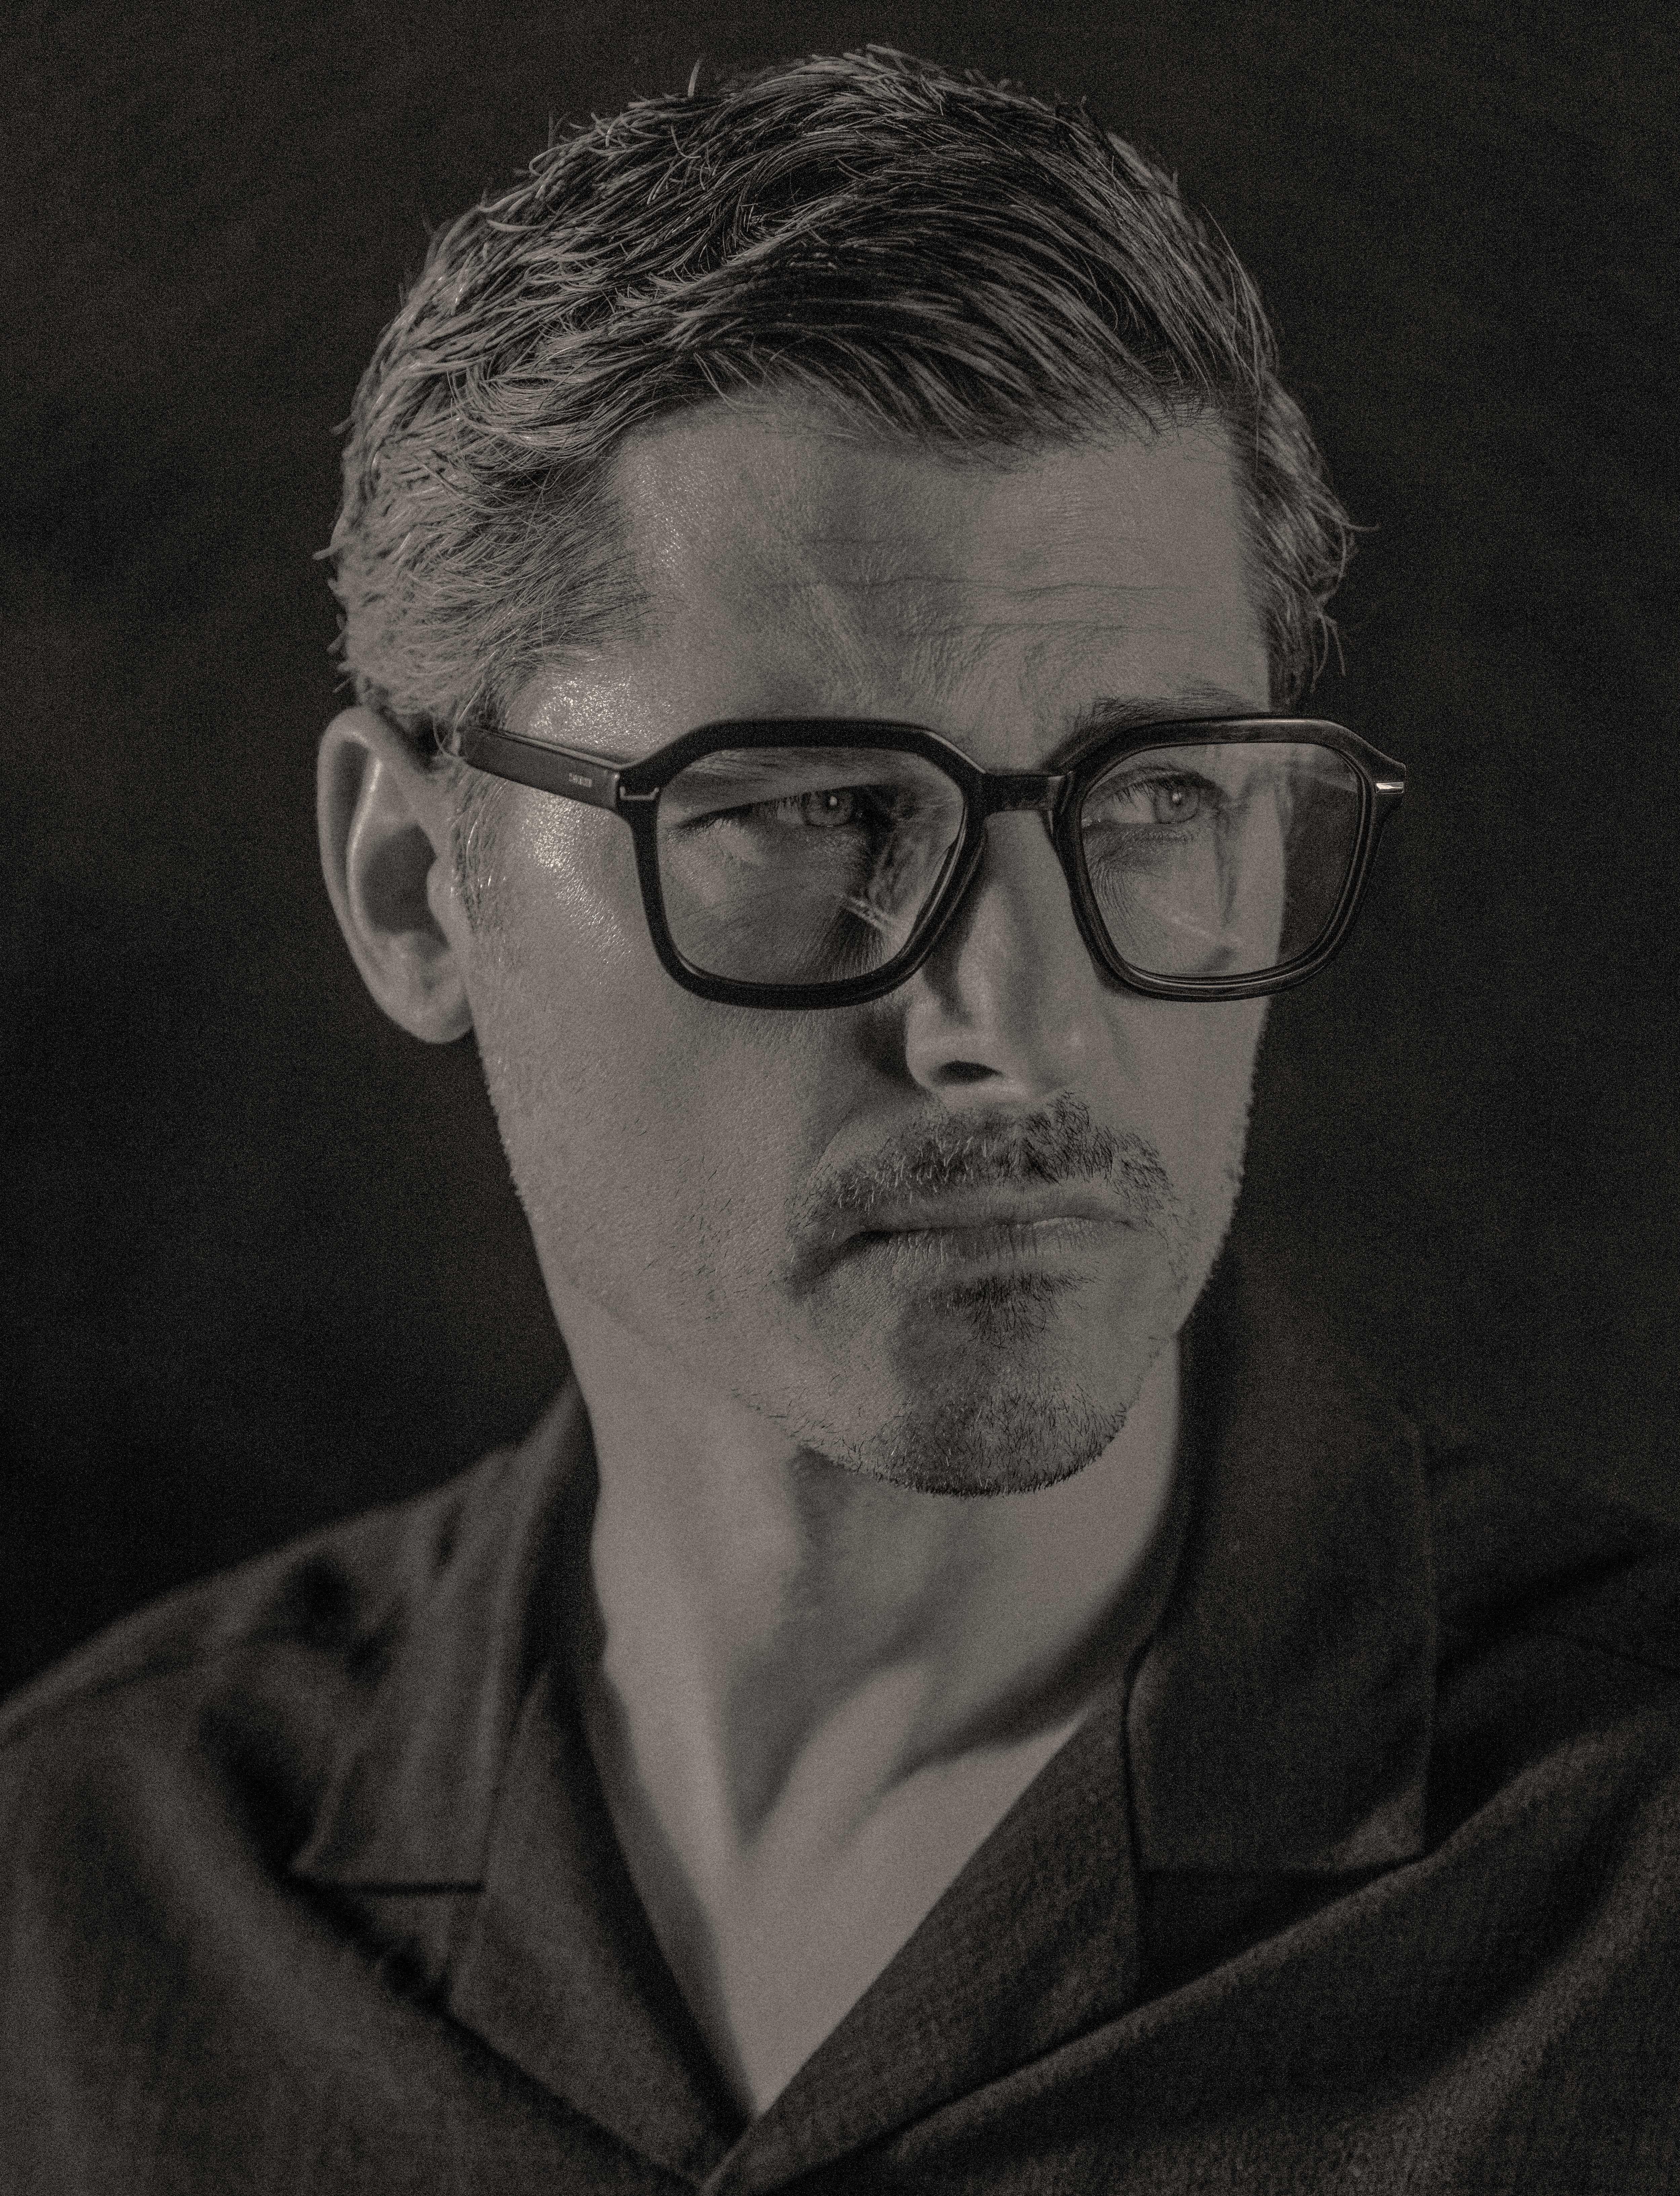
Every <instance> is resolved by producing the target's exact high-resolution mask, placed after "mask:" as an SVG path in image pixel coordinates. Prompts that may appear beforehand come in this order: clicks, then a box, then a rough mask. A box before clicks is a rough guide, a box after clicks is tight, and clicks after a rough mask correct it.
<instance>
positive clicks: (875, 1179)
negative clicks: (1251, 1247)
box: [797, 1095, 1176, 1241]
mask: <svg viewBox="0 0 1680 2196" xmlns="http://www.w3.org/2000/svg"><path fill="white" fill-rule="evenodd" d="M1027 1182H1031V1183H1037V1184H1048V1185H1054V1184H1056V1183H1058V1182H1092V1183H1095V1184H1097V1185H1098V1186H1099V1187H1100V1188H1104V1189H1106V1190H1108V1191H1109V1192H1110V1193H1111V1194H1112V1195H1113V1197H1114V1199H1115V1202H1116V1204H1117V1205H1118V1206H1119V1207H1120V1208H1121V1209H1122V1210H1123V1211H1124V1212H1125V1214H1126V1216H1127V1217H1128V1219H1129V1220H1130V1221H1131V1222H1132V1223H1133V1224H1134V1226H1137V1227H1141V1228H1147V1227H1152V1226H1154V1225H1156V1224H1158V1222H1159V1221H1160V1220H1161V1218H1162V1216H1163V1215H1164V1214H1165V1213H1166V1212H1167V1211H1169V1208H1170V1207H1171V1206H1172V1205H1174V1204H1175V1201H1176V1199H1175V1192H1174V1189H1173V1185H1172V1180H1171V1177H1170V1176H1169V1174H1168V1172H1167V1170H1166V1168H1165V1166H1164V1165H1163V1164H1162V1160H1161V1154H1160V1153H1159V1152H1158V1150H1157V1149H1156V1148H1155V1147H1154V1145H1153V1144H1152V1143H1151V1142H1150V1141H1149V1140H1148V1139H1147V1138H1146V1137H1145V1136H1134V1135H1132V1134H1129V1133H1117V1131H1116V1130H1112V1129H1106V1128H1104V1127H1103V1126H1102V1124H1100V1122H1099V1121H1098V1120H1097V1118H1095V1116H1094V1114H1093V1113H1092V1112H1091V1109H1090V1107H1088V1106H1087V1105H1086V1104H1085V1103H1084V1101H1082V1099H1078V1098H1074V1097H1071V1096H1067V1095H1063V1096H1061V1097H1059V1098H1058V1099H1056V1100H1055V1101H1054V1102H1053V1103H1052V1104H1050V1105H1049V1106H1047V1107H1042V1108H1041V1109H1040V1110H1039V1111H1038V1112H1035V1113H1030V1114H1018V1115H1014V1116H1013V1117H999V1118H996V1119H993V1120H990V1121H988V1120H979V1121H962V1122H959V1121H955V1120H949V1121H945V1122H942V1123H940V1124H937V1125H935V1126H932V1127H930V1128H927V1129H926V1130H921V1132H919V1133H918V1134H917V1135H915V1136H912V1137H910V1138H908V1139H906V1140H905V1141H903V1142H901V1143H898V1144H893V1145H890V1146H888V1147H886V1149H884V1150H882V1151H880V1152H876V1153H872V1154H871V1155H870V1157H869V1159H863V1160H859V1161H857V1163H856V1164H853V1165H851V1166H848V1167H846V1168H843V1169H841V1170H838V1171H837V1172H836V1173H834V1175H832V1176H829V1177H828V1180H826V1181H825V1182H820V1183H818V1184H817V1185H816V1187H815V1188H813V1189H812V1190H811V1193H809V1195H808V1196H807V1197H806V1198H805V1199H804V1200H802V1203H801V1207H800V1211H799V1213H798V1215H797V1220H798V1233H799V1234H801V1235H806V1234H815V1235H817V1237H818V1238H819V1239H826V1240H829V1241H833V1240H836V1239H837V1238H839V1237H840V1236H843V1235H849V1234H858V1233H860V1232H863V1231H866V1230H867V1229H868V1228H869V1222H870V1219H871V1218H872V1217H873V1216H875V1215H877V1214H880V1213H882V1212H885V1211H886V1210H887V1209H888V1208H889V1207H890V1206H892V1205H894V1204H895V1203H897V1202H898V1200H900V1199H904V1198H905V1197H937V1196H938V1195H939V1194H940V1193H941V1192H943V1191H946V1190H973V1189H995V1188H1002V1187H1005V1186H1007V1185H1008V1184H1011V1183H1027Z"/></svg>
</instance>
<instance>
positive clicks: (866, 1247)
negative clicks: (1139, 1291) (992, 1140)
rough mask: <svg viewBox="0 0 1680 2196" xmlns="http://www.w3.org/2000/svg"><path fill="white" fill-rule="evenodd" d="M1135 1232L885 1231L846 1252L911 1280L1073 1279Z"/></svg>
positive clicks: (1046, 1225) (1087, 1225)
mask: <svg viewBox="0 0 1680 2196" xmlns="http://www.w3.org/2000/svg"><path fill="white" fill-rule="evenodd" d="M1134 1232H1135V1231H1134V1229H1132V1228H1129V1227H1127V1226H1126V1225H1125V1224H1124V1223H1123V1222H1118V1221H1113V1220H1082V1219H1077V1218H1073V1217H1071V1216H1066V1215H1062V1216H1057V1217H1055V1218H1052V1219H1047V1220H1017V1221H1007V1222H1002V1221H999V1222H990V1223H988V1224H987V1225H985V1226H984V1227H974V1228H890V1229H883V1230H882V1231H881V1232H880V1233H879V1234H866V1235H854V1236H853V1237H852V1240H851V1242H850V1243H849V1244H847V1245H846V1249H847V1251H848V1252H850V1253H852V1254H853V1255H857V1254H860V1253H863V1252H866V1251H870V1252H875V1253H878V1254H879V1255H880V1257H884V1258H886V1259H888V1260H890V1261H891V1263H892V1264H893V1266H895V1267H896V1268H899V1269H900V1270H901V1271H902V1272H903V1273H904V1275H905V1277H906V1278H907V1279H909V1278H910V1277H911V1276H912V1275H914V1274H927V1275H934V1274H959V1273H962V1274H979V1273H1018V1272H1021V1271H1023V1270H1034V1271H1037V1272H1040V1273H1048V1272H1053V1271H1054V1272H1057V1273H1069V1272H1073V1271H1077V1270H1078V1269H1079V1268H1088V1267H1090V1266H1091V1265H1092V1264H1093V1263H1095V1262H1096V1261H1098V1260H1100V1259H1101V1258H1102V1257H1104V1256H1105V1254H1108V1253H1111V1252H1112V1251H1113V1250H1114V1249H1115V1248H1116V1247H1117V1245H1118V1244H1119V1243H1120V1242H1121V1241H1122V1240H1123V1239H1125V1238H1126V1237H1129V1236H1130V1235H1132V1234H1134Z"/></svg>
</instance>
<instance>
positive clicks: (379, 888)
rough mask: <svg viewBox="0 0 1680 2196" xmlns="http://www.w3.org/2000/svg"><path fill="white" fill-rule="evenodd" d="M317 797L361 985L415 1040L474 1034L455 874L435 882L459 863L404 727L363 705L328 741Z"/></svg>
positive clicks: (437, 794)
mask: <svg viewBox="0 0 1680 2196" xmlns="http://www.w3.org/2000/svg"><path fill="white" fill-rule="evenodd" d="M315 795H316V797H315V812H316V820H317V823H318V824H319V827H320V856H321V867H322V869H323V870H324V871H325V872H326V890H327V895H328V897H329V898H330V899H331V900H332V911H333V913H334V914H335V915H336V916H338V928H340V929H341V930H342V931H343V932H344V942H345V944H346V945H348V946H349V949H350V954H351V957H352V958H353V959H354V960H355V964H356V967H357V968H359V969H360V970H361V978H362V981H363V982H364V983H365V984H366V985H367V988H368V990H369V991H371V992H372V995H373V997H374V999H375V1000H376V1002H377V1003H378V1005H379V1006H381V1007H382V1008H384V1011H385V1012H386V1014H389V1015H390V1018H391V1020H393V1021H394V1022H395V1023H396V1024H397V1025H398V1026H400V1027H401V1028H402V1029H406V1030H407V1031H408V1032H409V1033H410V1034H411V1036H413V1037H423V1038H424V1039H425V1040H426V1042H427V1043H431V1044H444V1043H448V1042H449V1041H450V1039H452V1038H453V1037H464V1036H465V1033H466V1032H467V1031H468V1030H469V1029H471V1026H472V1012H471V1007H470V1005H469V1003H468V998H467V986H466V973H465V965H464V953H465V945H466V924H465V915H464V914H463V913H462V911H461V909H460V904H459V899H458V898H457V896H456V894H455V893H454V890H453V880H452V879H451V880H449V881H448V882H447V886H446V887H445V888H443V889H439V888H438V887H437V886H436V883H435V882H434V879H435V876H436V875H438V874H442V875H443V876H445V877H446V878H447V864H448V861H449V814H448V804H447V796H446V795H445V793H444V790H443V789H442V787H441V786H440V785H439V783H437V781H436V778H435V777H433V776H432V774H431V773H430V771H428V770H427V768H426V766H425V764H424V762H423V761H422V760H420V758H419V756H417V755H416V754H414V753H413V750H412V748H410V747H409V746H408V744H407V742H406V741H405V740H404V739H403V737H402V736H401V733H400V732H398V731H395V728H394V727H393V726H391V725H388V724H386V723H385V721H384V719H383V718H381V717H379V716H378V715H376V714H375V713H374V712H373V711H372V710H371V709H363V708H355V709H346V710H344V712H343V713H342V714H340V715H338V716H337V717H335V718H334V719H333V720H332V723H331V724H330V725H328V726H327V728H326V732H325V734H324V735H323V736H322V738H321V743H320V763H319V767H318V770H317V773H316V786H315ZM440 864H442V871H440V869H439V865H440Z"/></svg>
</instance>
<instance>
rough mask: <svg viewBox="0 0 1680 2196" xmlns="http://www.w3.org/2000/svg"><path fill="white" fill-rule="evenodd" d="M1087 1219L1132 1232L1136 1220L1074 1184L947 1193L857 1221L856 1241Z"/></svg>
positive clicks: (898, 1203) (895, 1202) (902, 1202)
mask: <svg viewBox="0 0 1680 2196" xmlns="http://www.w3.org/2000/svg"><path fill="white" fill-rule="evenodd" d="M1065 1220H1084V1221H1096V1222H1104V1223H1106V1224H1107V1225H1108V1226H1110V1227H1114V1228H1130V1227H1133V1226H1134V1225H1135V1224H1136V1222H1135V1221H1134V1216H1132V1215H1131V1214H1130V1213H1129V1212H1127V1211H1125V1210H1124V1208H1123V1206H1121V1205H1118V1204H1117V1203H1116V1201H1115V1199H1113V1197H1111V1196H1108V1195H1105V1194H1104V1193H1103V1192H1102V1191H1101V1190H1100V1189H1096V1188H1089V1187H1084V1186H1082V1185H1080V1184H1078V1183H1075V1182H1059V1183H1047V1184H1046V1185H1044V1186H1043V1187H1042V1188H1033V1189H1024V1188H1019V1187H1018V1186H1016V1185H1013V1184H1011V1185H1010V1187H1009V1188H1007V1189H990V1190H943V1191H941V1192H940V1193H938V1195H937V1196H932V1197H921V1198H905V1199H892V1200H891V1201H888V1202H886V1203H883V1204H881V1205H877V1206H875V1207H874V1208H873V1209H872V1210H871V1211H869V1213H868V1214H866V1215H863V1216H859V1219H858V1222H857V1224H856V1225H855V1226H854V1227H853V1228H852V1230H851V1234H852V1238H853V1240H857V1239H859V1238H864V1239H867V1238H872V1237H879V1236H891V1235H922V1234H941V1235H943V1234H966V1233H969V1232H973V1233H974V1234H980V1233H982V1232H985V1233H992V1232H1004V1231H1007V1230H1010V1229H1014V1228H1032V1227H1034V1226H1035V1224H1036V1223H1040V1222H1053V1221H1065Z"/></svg>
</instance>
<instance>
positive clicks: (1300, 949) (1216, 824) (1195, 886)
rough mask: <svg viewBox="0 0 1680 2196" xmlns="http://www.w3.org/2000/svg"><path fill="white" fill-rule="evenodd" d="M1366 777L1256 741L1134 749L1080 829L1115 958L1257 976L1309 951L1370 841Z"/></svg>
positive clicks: (1306, 745) (1158, 971)
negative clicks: (1363, 829)
mask: <svg viewBox="0 0 1680 2196" xmlns="http://www.w3.org/2000/svg"><path fill="white" fill-rule="evenodd" d="M1080 824H1081V834H1082V842H1083V846H1084V852H1085V862H1086V868H1087V871H1088V876H1089V877H1090V881H1091V887H1092V890H1093V893H1094V895H1095V899H1096V902H1097V906H1098V909H1099V910H1100V914H1101V916H1102V920H1103V922H1104V925H1105V927H1106V929H1107V932H1108V935H1109V937H1110V939H1111V941H1112V943H1113V945H1114V948H1115V951H1117V953H1118V955H1119V956H1120V957H1121V959H1122V960H1123V961H1124V962H1126V964H1127V965H1128V967H1129V968H1135V969H1136V970H1138V971H1139V973H1140V974H1145V975H1152V976H1169V977H1171V976H1177V977H1193V978H1200V979H1204V980H1210V981H1211V980H1220V979H1230V978H1233V977H1238V976H1249V975H1257V974H1261V972H1262V971H1263V970H1267V969H1271V968H1281V967H1284V966H1285V965H1286V964H1287V963H1288V962H1292V961H1295V960H1298V959H1299V958H1300V957H1301V956H1302V954H1304V953H1307V952H1308V951H1311V949H1312V948H1313V946H1314V945H1317V943H1318V942H1319V939H1320V938H1322V937H1323V935H1324V933H1325V931H1326V930H1327V929H1328V928H1329V927H1330V924H1331V920H1332V918H1333V917H1334V916H1335V913H1336V908H1337V906H1338V905H1339V904H1340V902H1341V899H1342V889H1343V887H1344V886H1345V885H1346V883H1347V881H1348V871H1349V870H1350V869H1351V867H1352V864H1353V859H1354V852H1355V850H1356V848H1357V846H1358V843H1359V829H1360V779H1359V774H1358V772H1357V771H1355V770H1354V767H1353V766H1352V764H1351V763H1349V762H1348V761H1347V760H1346V759H1345V758H1344V757H1343V756H1342V755H1339V754H1336V751H1335V750H1334V749H1333V748H1325V747H1319V746H1317V745H1314V744H1313V743H1310V742H1307V741H1283V740H1255V741H1233V742H1231V743H1224V744H1218V743H1208V744H1205V745H1198V744H1196V743H1192V742H1186V743H1185V744H1184V745H1182V746H1180V747H1171V748H1149V749H1147V750H1146V751H1145V752H1144V753H1142V754H1129V755H1127V756H1126V757H1125V758H1124V759H1123V760H1122V761H1120V762H1117V764H1116V765H1115V766H1114V767H1113V768H1112V769H1111V770H1110V771H1106V772H1105V773H1104V775H1103V776H1102V777H1100V778H1099V779H1098V780H1097V781H1096V783H1094V785H1093V786H1092V788H1091V789H1090V791H1089V792H1088V794H1087V795H1086V798H1085V802H1084V806H1083V808H1082V811H1081V818H1080Z"/></svg>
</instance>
